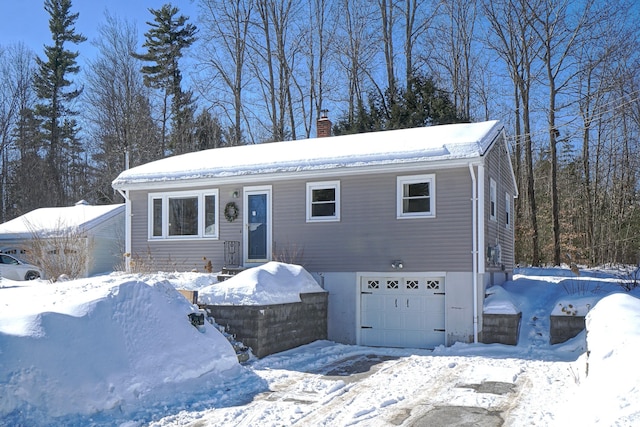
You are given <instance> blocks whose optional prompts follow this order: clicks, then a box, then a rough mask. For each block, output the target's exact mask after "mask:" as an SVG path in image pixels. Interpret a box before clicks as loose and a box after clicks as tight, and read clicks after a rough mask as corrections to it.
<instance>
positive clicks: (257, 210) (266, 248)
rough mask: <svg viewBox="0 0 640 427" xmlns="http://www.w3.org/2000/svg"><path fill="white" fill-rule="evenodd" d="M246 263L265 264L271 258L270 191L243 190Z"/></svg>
mask: <svg viewBox="0 0 640 427" xmlns="http://www.w3.org/2000/svg"><path fill="white" fill-rule="evenodd" d="M244 194H245V215H244V218H246V219H245V231H246V234H245V239H244V240H245V253H246V254H247V256H246V260H245V261H246V262H248V263H252V262H266V261H270V257H271V251H270V247H271V218H270V215H271V209H270V204H271V201H270V195H271V190H270V189H260V190H257V189H256V190H252V189H249V188H247V189H245V192H244Z"/></svg>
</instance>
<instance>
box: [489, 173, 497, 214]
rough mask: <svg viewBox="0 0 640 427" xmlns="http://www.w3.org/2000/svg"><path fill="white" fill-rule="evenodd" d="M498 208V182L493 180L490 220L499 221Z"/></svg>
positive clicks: (491, 185)
mask: <svg viewBox="0 0 640 427" xmlns="http://www.w3.org/2000/svg"><path fill="white" fill-rule="evenodd" d="M497 208H498V199H497V186H496V182H495V181H494V180H493V178H491V179H490V181H489V218H490V219H491V220H492V221H497V220H498V218H497Z"/></svg>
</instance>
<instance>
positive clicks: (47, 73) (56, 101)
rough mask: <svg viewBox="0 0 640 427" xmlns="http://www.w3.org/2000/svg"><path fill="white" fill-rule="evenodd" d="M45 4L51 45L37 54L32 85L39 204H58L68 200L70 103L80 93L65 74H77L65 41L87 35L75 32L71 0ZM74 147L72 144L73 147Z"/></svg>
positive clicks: (73, 131)
mask: <svg viewBox="0 0 640 427" xmlns="http://www.w3.org/2000/svg"><path fill="white" fill-rule="evenodd" d="M44 8H45V10H46V11H47V12H48V13H49V15H50V19H49V29H50V30H51V36H52V39H53V45H51V46H45V48H44V50H45V59H41V58H40V57H37V58H36V66H37V68H38V71H37V73H36V74H35V76H34V87H35V92H36V96H37V97H38V100H39V102H38V104H37V105H36V108H35V115H36V117H37V118H38V119H39V120H40V121H41V126H40V130H41V134H42V135H41V141H42V143H43V149H44V153H45V161H46V165H47V168H46V171H45V172H46V176H44V177H43V178H44V179H43V180H42V182H43V184H44V185H43V187H44V188H43V190H44V192H43V194H42V195H41V197H42V204H44V205H49V206H61V205H68V204H69V200H68V199H69V197H70V196H71V195H70V194H69V192H68V185H67V184H68V183H67V182H65V181H66V179H67V175H66V170H65V169H66V164H67V159H66V154H67V151H68V150H69V149H70V148H71V147H72V145H76V143H77V136H76V135H77V133H78V130H79V129H78V125H77V123H76V121H75V119H74V117H75V116H76V115H77V112H76V111H74V110H73V109H72V107H71V103H72V102H73V101H74V100H75V99H76V98H77V97H78V96H80V94H81V93H82V89H81V88H74V87H73V86H74V85H73V82H72V81H71V80H69V78H68V76H69V75H71V74H77V73H78V72H79V71H80V67H79V66H78V65H77V63H76V59H77V58H78V52H72V51H70V50H68V49H67V48H66V44H67V43H74V44H78V43H82V42H83V41H85V40H86V38H85V37H84V36H83V35H82V34H79V33H76V30H75V27H74V24H75V22H76V20H77V19H78V16H79V14H78V13H71V0H45V2H44ZM74 151H75V148H74Z"/></svg>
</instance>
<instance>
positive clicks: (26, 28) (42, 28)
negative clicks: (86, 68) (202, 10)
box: [0, 0, 197, 63]
mask: <svg viewBox="0 0 640 427" xmlns="http://www.w3.org/2000/svg"><path fill="white" fill-rule="evenodd" d="M168 2H170V1H169V0H144V1H143V0H72V11H73V12H74V13H80V16H79V18H78V20H77V21H76V31H78V32H80V33H82V34H83V35H84V36H85V37H87V41H86V42H85V43H82V44H81V45H80V46H78V50H80V53H81V58H79V61H80V62H81V63H83V62H84V60H85V59H87V56H88V57H91V58H92V57H94V56H95V50H94V49H93V47H92V46H91V42H92V41H93V40H95V38H96V37H97V35H98V27H99V26H100V25H101V24H103V23H104V13H105V11H106V10H108V11H109V12H110V13H111V14H113V15H116V16H118V17H120V18H124V19H127V20H129V21H133V22H135V24H136V26H137V27H138V32H139V34H140V37H141V40H142V39H143V37H144V32H145V31H146V30H147V25H146V21H151V20H152V15H151V13H149V11H148V9H149V8H152V9H159V8H161V7H162V5H163V4H165V3H168ZM171 3H172V4H173V5H174V6H176V7H178V9H179V10H180V12H181V13H182V14H184V15H187V16H189V17H190V21H191V22H192V23H195V22H196V12H197V4H196V2H195V1H194V0H174V1H171ZM0 5H1V8H2V11H3V19H2V21H3V22H2V25H0V46H7V45H9V44H12V43H17V42H24V43H25V44H26V45H27V46H28V47H29V48H31V49H32V50H33V51H34V52H35V53H36V54H37V55H39V56H42V55H43V46H44V45H49V44H51V32H50V31H49V15H48V14H47V12H46V11H45V10H44V0H21V1H16V0H0ZM70 48H71V49H72V50H75V48H74V47H73V46H70ZM82 56H84V58H83V57H82Z"/></svg>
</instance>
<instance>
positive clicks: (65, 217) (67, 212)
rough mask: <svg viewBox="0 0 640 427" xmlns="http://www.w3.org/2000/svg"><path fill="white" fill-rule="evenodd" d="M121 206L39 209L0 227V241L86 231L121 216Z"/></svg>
mask: <svg viewBox="0 0 640 427" xmlns="http://www.w3.org/2000/svg"><path fill="white" fill-rule="evenodd" d="M124 209H125V207H124V204H115V205H87V204H83V203H79V204H77V205H75V206H69V207H57V208H40V209H35V210H33V211H31V212H29V213H26V214H24V215H22V216H19V217H18V218H15V219H12V220H11V221H7V222H5V223H3V224H0V240H8V239H25V238H26V239H28V238H31V237H32V235H33V233H34V232H36V233H38V234H39V235H40V237H47V236H48V235H54V234H56V233H59V232H61V231H65V230H68V229H76V230H79V231H83V232H84V231H88V230H91V229H92V228H94V227H95V226H97V225H99V224H100V223H102V222H103V221H105V220H107V219H109V218H112V217H113V216H115V215H117V214H119V213H122V214H124Z"/></svg>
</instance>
